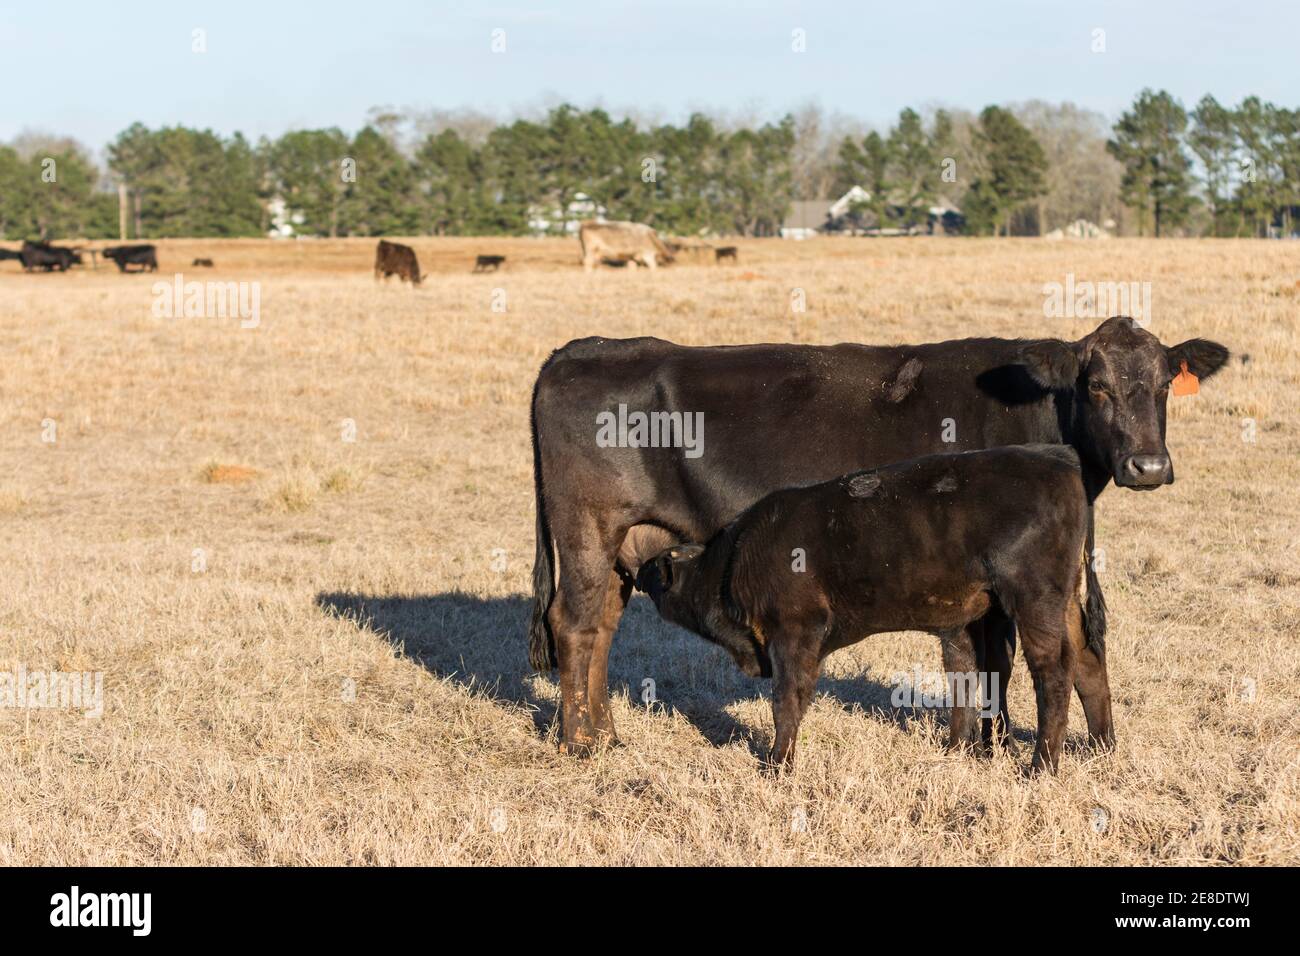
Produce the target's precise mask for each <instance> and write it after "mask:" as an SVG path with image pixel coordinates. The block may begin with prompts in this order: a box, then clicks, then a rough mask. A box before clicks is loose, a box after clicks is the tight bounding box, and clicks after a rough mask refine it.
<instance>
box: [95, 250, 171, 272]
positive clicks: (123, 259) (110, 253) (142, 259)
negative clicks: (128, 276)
mask: <svg viewBox="0 0 1300 956" xmlns="http://www.w3.org/2000/svg"><path fill="white" fill-rule="evenodd" d="M101 255H102V256H103V257H104V258H105V259H112V260H113V261H114V262H116V263H117V270H118V272H132V271H135V272H157V271H158V250H157V249H155V248H154V247H153V246H151V245H139V246H112V247H110V248H108V249H105V250H104V251H103V252H102V253H101ZM127 266H139V267H140V268H139V269H135V270H132V269H128V268H127Z"/></svg>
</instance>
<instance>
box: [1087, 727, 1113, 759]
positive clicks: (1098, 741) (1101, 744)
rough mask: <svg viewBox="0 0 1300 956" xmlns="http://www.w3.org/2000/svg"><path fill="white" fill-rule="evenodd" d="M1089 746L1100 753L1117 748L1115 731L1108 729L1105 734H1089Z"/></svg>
mask: <svg viewBox="0 0 1300 956" xmlns="http://www.w3.org/2000/svg"><path fill="white" fill-rule="evenodd" d="M1088 746H1089V747H1090V748H1092V749H1093V750H1095V751H1097V752H1098V753H1104V754H1108V753H1111V752H1113V751H1114V750H1115V732H1114V731H1113V730H1108V731H1107V732H1106V733H1104V734H1089V735H1088Z"/></svg>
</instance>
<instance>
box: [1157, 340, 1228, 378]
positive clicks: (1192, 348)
mask: <svg viewBox="0 0 1300 956" xmlns="http://www.w3.org/2000/svg"><path fill="white" fill-rule="evenodd" d="M1230 354H1231V353H1229V352H1228V350H1227V349H1226V348H1224V347H1223V346H1222V345H1220V344H1219V343H1218V342H1211V341H1210V340H1209V339H1188V340H1187V341H1186V342H1180V343H1179V344H1178V345H1171V346H1169V347H1168V348H1166V349H1165V355H1166V356H1167V357H1168V359H1169V371H1170V372H1171V373H1173V374H1175V375H1177V374H1178V373H1179V372H1180V371H1181V370H1182V367H1183V363H1184V362H1186V363H1187V371H1189V372H1191V373H1192V374H1193V375H1195V376H1196V377H1197V378H1209V377H1210V376H1211V375H1213V374H1214V373H1215V372H1217V371H1218V370H1219V369H1221V368H1223V366H1225V365H1227V364H1228V358H1229V356H1230Z"/></svg>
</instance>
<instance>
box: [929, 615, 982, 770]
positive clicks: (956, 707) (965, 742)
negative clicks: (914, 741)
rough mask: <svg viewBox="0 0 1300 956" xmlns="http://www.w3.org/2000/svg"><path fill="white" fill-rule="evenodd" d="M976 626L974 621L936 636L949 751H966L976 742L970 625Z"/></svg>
mask: <svg viewBox="0 0 1300 956" xmlns="http://www.w3.org/2000/svg"><path fill="white" fill-rule="evenodd" d="M977 626H978V624H977V623H975V624H972V625H968V626H967V627H964V628H961V629H960V630H956V631H950V632H948V633H946V634H941V635H940V636H939V640H940V643H941V646H942V647H943V670H944V675H945V678H946V680H947V682H948V698H949V701H950V703H951V708H950V717H949V718H948V749H949V750H969V749H970V748H971V747H972V746H973V745H974V743H975V726H976V714H977V710H976V707H975V700H974V698H973V696H972V694H971V691H972V690H973V687H972V685H973V684H974V683H976V680H975V675H976V674H977V673H978V670H979V668H978V664H977V663H976V660H975V640H974V636H973V634H972V631H971V628H972V627H977Z"/></svg>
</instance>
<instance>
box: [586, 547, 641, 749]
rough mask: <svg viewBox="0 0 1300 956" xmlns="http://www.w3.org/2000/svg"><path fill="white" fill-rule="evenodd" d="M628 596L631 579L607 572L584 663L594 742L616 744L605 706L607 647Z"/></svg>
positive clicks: (606, 698) (612, 720)
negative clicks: (588, 659)
mask: <svg viewBox="0 0 1300 956" xmlns="http://www.w3.org/2000/svg"><path fill="white" fill-rule="evenodd" d="M631 596H632V579H631V578H629V577H627V576H625V575H623V574H621V573H619V572H618V571H611V572H610V573H609V583H608V584H607V585H606V586H605V606H604V608H603V609H602V610H601V615H600V629H599V631H598V633H597V634H596V643H595V646H594V647H593V648H592V651H591V663H590V664H589V665H588V666H587V699H588V701H590V702H591V724H592V729H593V730H594V731H595V734H596V739H597V741H598V742H601V743H606V744H616V743H618V735H617V734H615V733H614V714H613V712H612V711H611V710H610V707H609V649H610V645H612V644H613V643H614V632H615V631H617V630H618V622H619V620H620V619H621V618H622V617H623V611H624V609H625V608H626V607H627V601H628V598H629V597H631Z"/></svg>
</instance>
